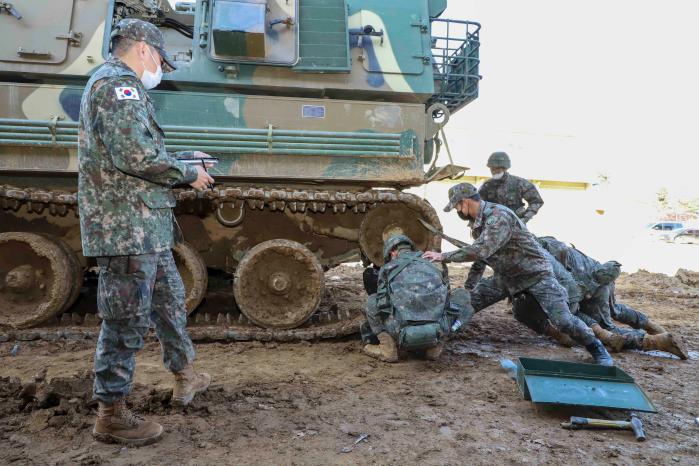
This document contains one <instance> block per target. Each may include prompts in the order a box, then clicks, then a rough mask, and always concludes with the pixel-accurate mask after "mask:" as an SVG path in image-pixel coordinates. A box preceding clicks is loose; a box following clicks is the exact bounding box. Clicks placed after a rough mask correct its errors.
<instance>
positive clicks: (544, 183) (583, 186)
mask: <svg viewBox="0 0 699 466" xmlns="http://www.w3.org/2000/svg"><path fill="white" fill-rule="evenodd" d="M489 179H490V177H489V176H477V175H468V176H461V177H459V178H457V179H455V180H450V179H446V180H441V181H440V183H449V184H456V183H471V184H472V185H478V184H480V183H482V182H484V181H487V180H489ZM529 181H531V182H532V183H534V184H535V185H536V186H537V187H538V188H541V189H564V190H568V191H585V190H587V189H589V188H590V187H591V186H592V184H591V183H587V182H585V181H563V180H538V179H530V180H529Z"/></svg>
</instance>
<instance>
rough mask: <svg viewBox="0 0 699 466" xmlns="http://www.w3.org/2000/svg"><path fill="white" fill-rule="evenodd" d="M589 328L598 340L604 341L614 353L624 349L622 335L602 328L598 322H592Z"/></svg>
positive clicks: (624, 342)
mask: <svg viewBox="0 0 699 466" xmlns="http://www.w3.org/2000/svg"><path fill="white" fill-rule="evenodd" d="M590 328H591V329H592V331H593V332H594V333H595V336H596V337H597V338H599V339H600V341H601V342H602V343H604V344H605V345H606V346H607V347H608V348H609V349H610V350H612V351H614V352H615V353H618V352H619V351H621V350H622V349H624V345H625V344H626V341H625V340H624V337H623V336H621V335H619V334H618V333H614V332H610V331H609V330H607V329H604V328H602V326H601V325H600V324H594V325H593V326H592V327H590Z"/></svg>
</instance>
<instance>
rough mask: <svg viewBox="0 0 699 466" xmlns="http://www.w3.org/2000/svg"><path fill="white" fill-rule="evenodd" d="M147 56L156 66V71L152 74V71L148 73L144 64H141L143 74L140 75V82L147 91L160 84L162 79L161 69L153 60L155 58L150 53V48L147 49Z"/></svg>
mask: <svg viewBox="0 0 699 466" xmlns="http://www.w3.org/2000/svg"><path fill="white" fill-rule="evenodd" d="M148 55H150V57H151V59H152V60H153V63H155V64H156V65H157V66H158V69H156V70H155V73H154V72H152V71H148V68H146V65H145V63H143V62H141V64H142V65H143V74H142V75H141V82H142V83H143V87H145V88H146V89H147V90H150V89H153V88H154V87H156V86H157V85H158V84H160V80H161V79H163V68H162V67H161V66H160V63H158V62H157V61H156V60H155V57H154V56H153V54H152V53H151V51H150V47H148Z"/></svg>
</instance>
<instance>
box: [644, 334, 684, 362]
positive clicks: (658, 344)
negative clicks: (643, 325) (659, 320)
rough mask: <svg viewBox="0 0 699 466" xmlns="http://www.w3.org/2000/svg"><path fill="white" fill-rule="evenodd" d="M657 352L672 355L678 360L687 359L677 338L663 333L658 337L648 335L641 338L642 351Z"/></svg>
mask: <svg viewBox="0 0 699 466" xmlns="http://www.w3.org/2000/svg"><path fill="white" fill-rule="evenodd" d="M650 350H659V351H667V352H668V353H670V354H674V355H675V356H677V357H678V358H680V359H689V354H687V349H686V348H685V347H684V345H683V344H682V342H680V340H679V339H678V338H675V337H674V336H673V335H672V334H671V333H668V332H665V333H661V334H660V335H648V334H646V335H645V336H644V337H643V351H650Z"/></svg>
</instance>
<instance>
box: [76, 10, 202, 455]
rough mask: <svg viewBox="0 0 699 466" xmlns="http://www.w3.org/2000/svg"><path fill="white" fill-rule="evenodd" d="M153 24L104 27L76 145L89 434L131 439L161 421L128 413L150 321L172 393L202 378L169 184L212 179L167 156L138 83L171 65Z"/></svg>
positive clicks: (190, 390)
mask: <svg viewBox="0 0 699 466" xmlns="http://www.w3.org/2000/svg"><path fill="white" fill-rule="evenodd" d="M163 46H164V42H163V36H162V33H161V32H160V30H158V28H157V27H155V26H154V25H152V24H150V23H147V22H144V21H140V20H136V19H124V20H121V21H120V22H119V23H118V24H117V25H116V26H115V28H114V30H113V32H112V53H113V57H112V58H110V59H109V60H108V61H107V62H106V63H105V64H103V65H102V66H101V67H100V68H98V69H97V70H96V71H95V72H94V74H93V75H92V77H91V78H90V80H89V81H88V83H87V86H86V87H85V92H84V94H83V96H82V101H81V104H80V135H79V148H78V166H79V183H78V199H79V205H80V227H81V236H82V247H83V253H84V254H85V256H87V257H96V258H97V265H98V266H99V287H98V294H97V308H98V310H99V313H100V316H101V317H102V319H103V320H102V327H101V329H100V335H99V340H98V342H97V349H96V352H95V383H94V388H93V390H94V396H95V398H97V400H98V401H99V412H98V416H97V421H96V423H95V427H94V430H93V435H94V436H95V437H96V438H97V439H98V440H101V441H106V442H119V443H126V444H130V445H145V444H148V443H152V442H155V441H156V440H158V439H159V438H160V436H161V434H162V431H163V428H162V426H161V425H160V424H157V423H155V422H152V421H146V420H144V419H142V418H140V417H139V416H136V415H134V414H133V413H131V412H130V411H129V410H128V408H127V407H126V401H125V398H126V396H127V395H128V393H129V391H130V390H131V385H132V380H133V371H134V365H135V355H136V352H137V351H138V350H140V349H141V348H142V347H143V343H144V338H145V336H146V334H147V333H148V329H149V327H150V326H151V324H152V325H153V326H154V327H155V332H156V334H157V336H158V339H159V340H160V344H161V348H162V351H163V362H164V364H165V367H166V368H167V369H169V370H170V371H172V372H173V373H174V375H175V385H174V388H173V394H172V400H173V403H174V404H180V405H186V404H188V403H189V402H190V401H191V400H192V398H193V397H194V395H195V394H196V393H197V392H200V391H203V390H205V389H206V388H207V387H208V386H209V383H210V381H211V378H210V377H209V375H208V374H204V373H201V374H197V373H196V372H195V371H194V369H193V367H192V361H193V360H194V348H193V345H192V341H191V340H190V338H189V336H188V335H187V331H186V329H185V325H186V323H187V311H186V309H185V305H184V296H185V290H184V285H183V283H182V279H181V277H180V275H179V273H178V271H177V267H176V266H175V261H174V259H173V257H172V252H171V248H172V247H173V243H174V236H175V228H174V217H173V213H172V208H173V207H174V206H175V198H174V196H173V194H172V192H171V187H172V186H173V185H176V184H189V185H191V186H192V187H193V188H195V189H197V190H199V191H202V190H204V189H206V188H207V187H209V186H210V185H211V183H213V181H214V180H213V179H212V178H211V177H210V176H209V175H208V174H207V173H206V170H205V169H204V168H203V167H199V166H197V167H194V166H190V165H187V164H185V163H184V162H182V161H179V160H178V159H177V156H188V157H198V158H202V157H206V154H204V153H202V152H195V153H192V152H188V153H180V154H175V155H170V154H168V153H167V152H166V151H165V145H164V136H163V132H162V130H161V129H160V127H159V126H158V123H157V122H156V120H155V112H154V109H153V104H152V102H151V100H150V97H149V96H148V93H147V92H146V91H147V90H148V89H152V88H154V87H155V86H157V85H158V83H159V82H160V78H161V76H162V72H163V67H165V71H171V70H173V69H174V68H175V67H174V66H173V64H172V61H171V59H170V57H168V55H167V53H166V52H165V50H164V49H163Z"/></svg>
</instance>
